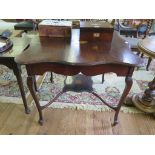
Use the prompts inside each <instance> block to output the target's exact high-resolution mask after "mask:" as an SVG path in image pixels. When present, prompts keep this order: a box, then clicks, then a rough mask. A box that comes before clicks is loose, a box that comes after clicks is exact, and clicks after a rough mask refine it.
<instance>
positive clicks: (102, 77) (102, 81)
mask: <svg viewBox="0 0 155 155" xmlns="http://www.w3.org/2000/svg"><path fill="white" fill-rule="evenodd" d="M103 82H104V74H102V83H103Z"/></svg>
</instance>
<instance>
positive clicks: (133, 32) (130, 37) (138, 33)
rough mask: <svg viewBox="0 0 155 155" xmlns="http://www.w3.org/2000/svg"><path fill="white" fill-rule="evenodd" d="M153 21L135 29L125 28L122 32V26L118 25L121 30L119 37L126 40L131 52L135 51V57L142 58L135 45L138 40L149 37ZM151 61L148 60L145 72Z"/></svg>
mask: <svg viewBox="0 0 155 155" xmlns="http://www.w3.org/2000/svg"><path fill="white" fill-rule="evenodd" d="M152 23H153V19H147V20H145V22H144V23H143V20H142V23H140V24H139V25H138V26H137V27H133V29H132V27H131V25H130V27H128V28H127V27H125V29H124V30H122V24H120V23H119V25H120V26H121V28H120V29H119V32H120V35H122V36H124V37H122V38H123V39H124V40H126V41H127V42H128V43H129V45H130V48H131V50H132V51H136V52H137V55H140V56H141V57H142V58H143V56H144V55H143V54H141V53H140V51H139V50H138V48H137V43H138V41H139V40H140V39H144V38H145V37H147V36H149V35H151V34H149V32H150V30H151V27H152ZM151 61H152V58H151V57H149V58H148V62H147V66H146V70H147V71H148V70H149V66H150V63H151Z"/></svg>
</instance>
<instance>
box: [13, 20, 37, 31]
mask: <svg viewBox="0 0 155 155" xmlns="http://www.w3.org/2000/svg"><path fill="white" fill-rule="evenodd" d="M17 21H18V22H19V23H17V24H16V25H14V29H15V30H24V31H25V32H27V31H32V30H37V29H38V22H39V21H38V20H34V19H21V20H17Z"/></svg>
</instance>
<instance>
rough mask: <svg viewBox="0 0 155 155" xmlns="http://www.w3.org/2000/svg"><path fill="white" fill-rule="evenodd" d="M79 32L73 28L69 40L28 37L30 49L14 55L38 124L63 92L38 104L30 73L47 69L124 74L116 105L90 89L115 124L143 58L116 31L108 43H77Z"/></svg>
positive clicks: (62, 71)
mask: <svg viewBox="0 0 155 155" xmlns="http://www.w3.org/2000/svg"><path fill="white" fill-rule="evenodd" d="M79 35H80V34H79V29H73V31H72V38H71V40H66V39H62V38H61V39H60V38H49V37H40V38H39V37H36V38H34V39H33V40H32V42H31V46H30V48H29V49H28V50H26V51H25V52H23V53H22V54H20V55H18V56H17V57H16V62H17V63H19V64H25V65H26V69H27V73H28V78H27V85H28V88H29V90H30V92H31V95H32V96H33V99H34V101H35V104H36V107H37V109H38V113H39V123H40V125H43V122H44V118H43V114H42V110H43V109H44V108H45V107H47V106H49V105H50V104H51V103H53V102H54V101H55V99H56V98H57V97H59V96H60V95H61V94H62V93H63V92H60V93H59V94H57V95H56V98H54V99H53V100H52V101H51V102H49V103H47V104H46V105H44V106H41V105H40V103H39V101H38V98H37V96H36V92H35V83H34V76H35V75H42V74H44V73H45V72H47V71H50V72H55V73H58V74H63V75H67V76H69V75H70V76H73V75H76V74H79V73H82V74H84V75H86V76H94V75H98V74H104V73H107V72H114V73H116V74H117V75H118V76H125V88H124V91H123V93H122V96H121V98H120V101H119V103H118V105H117V106H116V107H112V106H110V105H109V104H108V103H106V102H105V101H104V100H103V99H102V98H101V97H100V96H98V95H97V94H96V93H94V92H92V93H93V94H94V95H95V96H96V97H98V98H99V99H100V100H101V101H102V102H103V103H105V104H106V105H107V106H109V107H110V108H112V109H113V110H114V111H115V115H114V125H116V124H117V123H118V114H119V111H120V108H121V106H122V104H123V102H124V99H125V97H126V96H127V94H128V93H129V91H130V89H131V86H132V74H133V71H134V67H135V66H140V65H142V63H143V60H142V59H141V58H139V57H138V56H137V55H134V54H133V53H132V52H131V51H130V48H129V47H128V45H127V44H125V42H124V40H122V39H121V38H120V37H119V36H118V34H117V33H114V35H113V40H112V42H111V41H107V42H105V41H104V42H102V41H93V42H80V41H79Z"/></svg>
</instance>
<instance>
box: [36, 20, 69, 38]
mask: <svg viewBox="0 0 155 155" xmlns="http://www.w3.org/2000/svg"><path fill="white" fill-rule="evenodd" d="M71 28H72V22H71V21H58V20H43V21H42V22H40V23H39V25H38V31H39V35H40V36H49V37H69V38H70V37H71Z"/></svg>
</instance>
